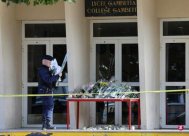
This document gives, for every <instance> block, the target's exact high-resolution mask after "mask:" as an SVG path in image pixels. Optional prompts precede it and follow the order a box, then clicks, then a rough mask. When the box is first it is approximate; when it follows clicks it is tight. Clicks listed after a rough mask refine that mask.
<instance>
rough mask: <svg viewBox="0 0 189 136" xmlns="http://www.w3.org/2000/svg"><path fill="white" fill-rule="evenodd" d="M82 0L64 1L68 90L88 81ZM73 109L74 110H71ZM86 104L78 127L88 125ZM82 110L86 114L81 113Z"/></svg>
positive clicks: (88, 53) (87, 27) (86, 23)
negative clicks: (74, 0)
mask: <svg viewBox="0 0 189 136" xmlns="http://www.w3.org/2000/svg"><path fill="white" fill-rule="evenodd" d="M84 2H85V1H84V0H77V1H76V2H75V3H68V2H65V20H66V42H67V52H68V73H69V77H68V81H69V90H70V91H72V90H73V89H74V88H76V87H79V86H81V85H83V84H86V83H88V82H89V79H90V77H89V57H90V52H89V51H90V50H89V39H90V37H89V24H88V21H87V19H86V18H85V8H84ZM75 106H76V105H74V104H72V105H71V107H70V109H71V110H70V113H71V118H70V122H71V128H76V124H75V116H76V113H75V111H76V110H75V109H76V107H75ZM73 109H74V110H73ZM88 110H89V109H88V106H87V104H81V106H80V111H81V112H80V120H79V126H80V128H81V127H83V126H86V125H88V122H89V117H88V116H87V115H88V113H89V111H88ZM82 112H84V113H86V114H81V113H82Z"/></svg>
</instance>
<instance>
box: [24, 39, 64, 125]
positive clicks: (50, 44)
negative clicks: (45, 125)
mask: <svg viewBox="0 0 189 136" xmlns="http://www.w3.org/2000/svg"><path fill="white" fill-rule="evenodd" d="M28 44H33V45H35V44H46V53H47V54H49V55H52V54H53V50H52V49H53V48H52V47H53V44H66V40H65V39H62V40H60V38H59V39H58V40H57V39H56V38H55V40H54V39H52V38H51V39H49V40H47V39H43V40H42V39H40V40H25V41H23V43H22V71H23V74H22V94H24V95H27V94H28V89H27V88H28V87H30V86H31V87H37V86H38V83H37V82H30V83H28V82H27V81H28V79H27V73H28V71H27V64H28V62H27V49H28ZM36 46H40V45H36ZM59 85H60V86H68V83H61V82H60V83H59ZM27 101H28V98H27V97H23V98H22V107H23V108H22V126H23V127H40V126H41V125H40V124H28V123H27V119H28V112H27V108H28V104H27ZM56 126H57V127H64V126H66V124H56Z"/></svg>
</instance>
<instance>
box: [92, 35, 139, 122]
mask: <svg viewBox="0 0 189 136" xmlns="http://www.w3.org/2000/svg"><path fill="white" fill-rule="evenodd" d="M129 43H131V44H138V41H137V38H135V39H134V38H131V39H129V38H128V39H127V40H123V39H118V38H117V39H116V38H114V39H109V38H108V39H105V38H100V39H99V38H98V39H96V38H94V40H93V42H92V46H91V66H90V67H91V68H90V71H91V81H92V82H95V81H96V44H114V45H115V80H116V81H118V82H120V83H121V77H122V76H121V71H122V69H121V68H122V67H121V64H122V59H121V58H122V56H121V54H122V53H121V52H122V48H121V47H122V44H129ZM116 60H117V61H116ZM122 83H124V82H122ZM127 84H128V85H131V86H140V82H127ZM91 106H93V107H94V108H91V110H90V116H91V117H90V118H91V124H92V125H96V104H95V103H91ZM121 111H122V104H121V102H115V124H118V125H122V112H121Z"/></svg>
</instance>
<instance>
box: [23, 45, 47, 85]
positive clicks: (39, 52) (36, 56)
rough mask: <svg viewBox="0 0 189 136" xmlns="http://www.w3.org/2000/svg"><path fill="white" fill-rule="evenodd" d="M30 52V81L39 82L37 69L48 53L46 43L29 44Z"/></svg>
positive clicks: (28, 50)
mask: <svg viewBox="0 0 189 136" xmlns="http://www.w3.org/2000/svg"><path fill="white" fill-rule="evenodd" d="M27 52H28V53H27V54H28V57H27V58H28V65H27V67H28V82H37V81H38V77H37V75H38V74H37V69H38V68H39V66H41V58H42V57H43V56H44V55H45V53H46V45H45V44H38V45H36V44H35V45H32V44H30V45H28V49H27Z"/></svg>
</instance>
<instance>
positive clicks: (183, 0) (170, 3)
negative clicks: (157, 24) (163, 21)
mask: <svg viewBox="0 0 189 136" xmlns="http://www.w3.org/2000/svg"><path fill="white" fill-rule="evenodd" d="M156 3H157V16H158V17H159V18H185V17H186V18H189V14H188V13H189V0H156Z"/></svg>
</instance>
